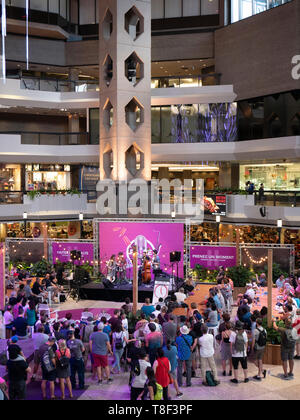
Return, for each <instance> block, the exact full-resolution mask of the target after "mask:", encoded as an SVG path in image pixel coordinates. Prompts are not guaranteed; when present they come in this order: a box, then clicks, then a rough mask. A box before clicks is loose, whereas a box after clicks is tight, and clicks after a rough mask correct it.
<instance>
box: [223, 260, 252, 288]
mask: <svg viewBox="0 0 300 420" xmlns="http://www.w3.org/2000/svg"><path fill="white" fill-rule="evenodd" d="M227 275H228V277H229V278H231V280H232V281H233V284H234V286H235V287H245V286H246V284H247V283H249V282H250V283H251V280H252V278H253V273H252V271H251V270H249V268H247V267H244V266H243V265H238V266H235V267H229V268H228V270H227Z"/></svg>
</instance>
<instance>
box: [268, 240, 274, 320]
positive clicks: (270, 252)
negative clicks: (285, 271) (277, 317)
mask: <svg viewBox="0 0 300 420" xmlns="http://www.w3.org/2000/svg"><path fill="white" fill-rule="evenodd" d="M272 292H273V249H272V248H269V249H268V327H272V315H273V308H272V305H273V302H272Z"/></svg>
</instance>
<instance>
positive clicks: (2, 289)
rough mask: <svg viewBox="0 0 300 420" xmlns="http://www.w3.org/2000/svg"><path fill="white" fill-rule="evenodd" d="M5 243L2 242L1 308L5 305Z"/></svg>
mask: <svg viewBox="0 0 300 420" xmlns="http://www.w3.org/2000/svg"><path fill="white" fill-rule="evenodd" d="M5 292H6V290H5V245H4V243H0V310H4V307H5Z"/></svg>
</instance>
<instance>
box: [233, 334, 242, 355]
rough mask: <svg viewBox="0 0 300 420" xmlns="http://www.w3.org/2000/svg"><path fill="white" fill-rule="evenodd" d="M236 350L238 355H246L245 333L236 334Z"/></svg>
mask: <svg viewBox="0 0 300 420" xmlns="http://www.w3.org/2000/svg"><path fill="white" fill-rule="evenodd" d="M234 349H235V351H236V352H237V353H242V352H243V353H244V351H245V341H244V335H243V333H242V334H241V333H239V332H238V333H237V334H236V339H235V343H234Z"/></svg>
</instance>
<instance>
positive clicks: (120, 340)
mask: <svg viewBox="0 0 300 420" xmlns="http://www.w3.org/2000/svg"><path fill="white" fill-rule="evenodd" d="M126 344H127V338H126V335H125V333H124V331H123V328H122V327H121V326H120V325H118V326H117V327H116V330H115V332H114V333H113V335H112V347H113V352H114V357H115V362H114V364H113V367H112V373H120V372H121V365H120V362H121V358H122V356H123V353H124V348H125V346H126ZM115 369H117V370H116V371H115Z"/></svg>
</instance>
